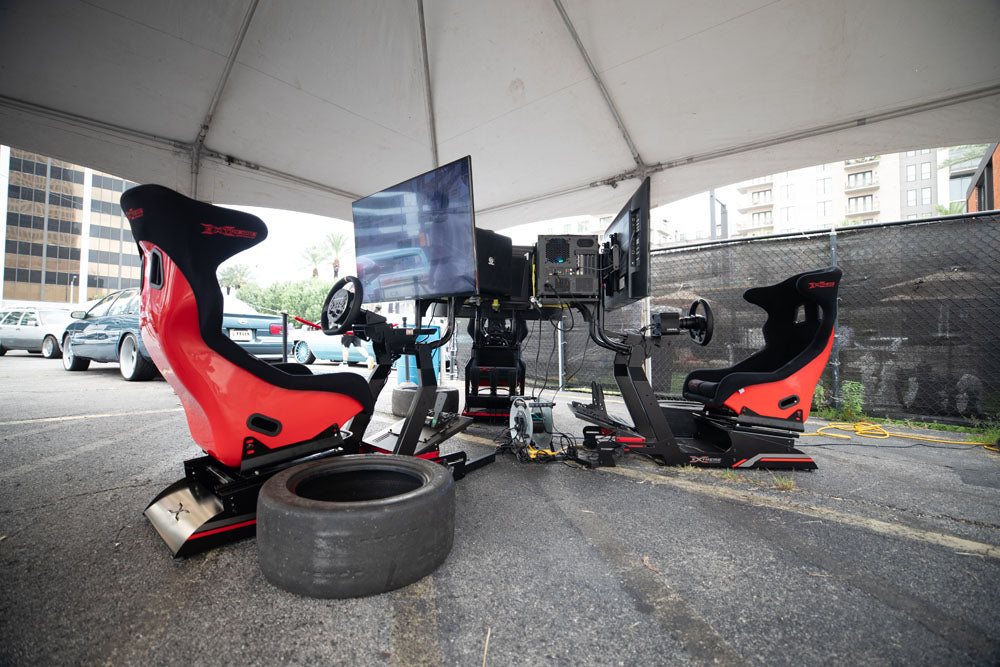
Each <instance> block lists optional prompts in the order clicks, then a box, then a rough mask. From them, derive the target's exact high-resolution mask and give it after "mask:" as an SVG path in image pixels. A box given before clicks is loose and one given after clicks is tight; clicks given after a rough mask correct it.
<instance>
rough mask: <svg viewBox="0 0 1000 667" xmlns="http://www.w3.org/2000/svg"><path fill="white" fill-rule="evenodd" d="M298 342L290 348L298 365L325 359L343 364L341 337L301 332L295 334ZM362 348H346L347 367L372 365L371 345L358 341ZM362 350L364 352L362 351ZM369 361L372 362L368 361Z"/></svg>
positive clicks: (315, 332) (306, 331)
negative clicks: (364, 364) (363, 364)
mask: <svg viewBox="0 0 1000 667" xmlns="http://www.w3.org/2000/svg"><path fill="white" fill-rule="evenodd" d="M296 337H297V338H298V340H296V341H295V346H294V347H293V348H292V354H293V356H294V357H295V361H297V362H299V363H300V364H311V363H312V362H314V361H316V360H317V359H326V360H328V361H335V362H340V363H343V362H344V361H345V359H344V346H343V345H342V344H341V340H342V336H327V335H326V334H325V333H323V332H322V331H316V330H312V331H310V330H303V331H299V332H296ZM358 343H360V344H361V346H362V347H355V346H354V345H351V346H349V347H348V348H347V359H346V361H347V363H348V364H349V365H354V364H362V363H367V364H368V365H369V367H370V366H372V365H373V363H374V359H375V353H374V352H373V351H372V344H371V343H369V342H368V341H366V340H360V339H358ZM362 350H364V351H362ZM369 359H371V360H372V362H369V361H368V360H369Z"/></svg>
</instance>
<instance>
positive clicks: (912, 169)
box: [906, 164, 917, 183]
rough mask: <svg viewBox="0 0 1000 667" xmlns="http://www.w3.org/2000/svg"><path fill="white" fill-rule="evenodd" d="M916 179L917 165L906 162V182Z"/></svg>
mask: <svg viewBox="0 0 1000 667" xmlns="http://www.w3.org/2000/svg"><path fill="white" fill-rule="evenodd" d="M915 180H917V165H915V164H908V165H906V182H907V183H911V182H913V181H915Z"/></svg>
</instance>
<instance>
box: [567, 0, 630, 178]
mask: <svg viewBox="0 0 1000 667" xmlns="http://www.w3.org/2000/svg"><path fill="white" fill-rule="evenodd" d="M552 2H553V3H555V6H556V9H557V10H559V15H560V16H561V17H562V20H563V23H565V24H566V29H567V30H568V31H569V34H570V36H571V37H572V38H573V42H574V43H575V44H576V48H577V50H579V51H580V55H581V56H583V60H584V62H585V63H587V69H589V70H590V75H591V76H592V77H594V81H595V82H596V83H597V87H598V88H599V89H600V91H601V96H602V97H604V103H605V104H607V105H608V110H609V111H610V112H611V115H612V116H614V118H615V123H617V124H618V131H619V132H621V135H622V138H623V139H625V143H626V144H628V149H629V151H631V152H632V159H633V160H635V166H636V171H637V172H638V177H639V178H640V179H642V178H643V177H644V176H645V175H646V163H645V162H643V161H642V156H640V155H639V149H638V147H636V145H635V142H634V141H632V135H631V134H629V131H628V128H627V127H625V121H624V120H623V119H622V115H621V113H619V111H618V107H617V106H615V103H614V100H612V99H611V93H609V92H608V89H607V87H606V86H605V85H604V80H603V79H602V78H601V75H600V73H599V72H598V71H597V68H596V67H594V62H593V61H592V60H591V59H590V54H589V53H587V49H585V48H584V46H583V42H582V41H581V40H580V35H579V34H577V32H576V27H575V26H574V25H573V22H572V21H571V20H570V18H569V14H567V13H566V8H565V7H563V4H562V0H552Z"/></svg>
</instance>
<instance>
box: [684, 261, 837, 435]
mask: <svg viewBox="0 0 1000 667" xmlns="http://www.w3.org/2000/svg"><path fill="white" fill-rule="evenodd" d="M840 277H841V270H840V269H838V268H836V267H829V268H826V269H819V270H816V271H807V272H806V273H800V274H798V275H795V276H792V277H791V278H788V279H787V280H784V281H782V282H780V283H778V284H777V285H770V286H768V287H755V288H753V289H748V290H747V291H746V292H744V293H743V298H744V299H746V300H747V301H749V302H750V303H753V304H756V305H758V306H760V307H761V308H763V309H764V310H765V311H767V321H765V322H764V328H763V332H764V349H762V350H760V351H759V352H757V353H755V354H754V355H752V356H751V357H748V358H747V359H744V360H743V361H741V362H740V363H738V364H736V365H735V366H731V367H729V368H717V369H699V370H696V371H693V372H691V373H690V374H689V375H688V376H687V378H686V379H685V380H684V397H685V398H687V399H688V400H693V401H699V402H701V403H704V404H705V405H706V406H707V408H708V409H709V411H710V412H716V413H721V414H727V415H734V414H735V415H736V416H737V420H738V421H739V422H741V423H746V424H753V425H760V426H777V427H783V428H789V429H792V430H797V431H801V430H803V428H804V426H803V425H804V423H805V421H806V419H808V418H809V408H810V405H811V403H812V396H813V391H814V390H815V388H816V383H817V382H819V378H820V375H822V373H823V369H824V367H826V362H827V360H828V359H829V357H830V350H831V348H832V347H833V336H834V324H835V322H836V320H837V289H838V285H839V284H840ZM800 309H802V311H804V315H805V319H804V320H802V321H796V318H797V316H798V314H799V312H800Z"/></svg>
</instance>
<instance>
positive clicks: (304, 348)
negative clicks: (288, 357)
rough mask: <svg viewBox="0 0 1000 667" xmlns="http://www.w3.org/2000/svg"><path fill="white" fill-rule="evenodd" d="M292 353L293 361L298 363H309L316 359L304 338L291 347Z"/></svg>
mask: <svg viewBox="0 0 1000 667" xmlns="http://www.w3.org/2000/svg"><path fill="white" fill-rule="evenodd" d="M292 354H293V355H294V356H295V361H297V362H299V363H300V364H311V363H312V362H314V361H316V355H315V354H313V353H312V350H310V349H309V343H307V342H305V341H304V340H300V341H299V342H298V343H296V344H295V347H294V348H292Z"/></svg>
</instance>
